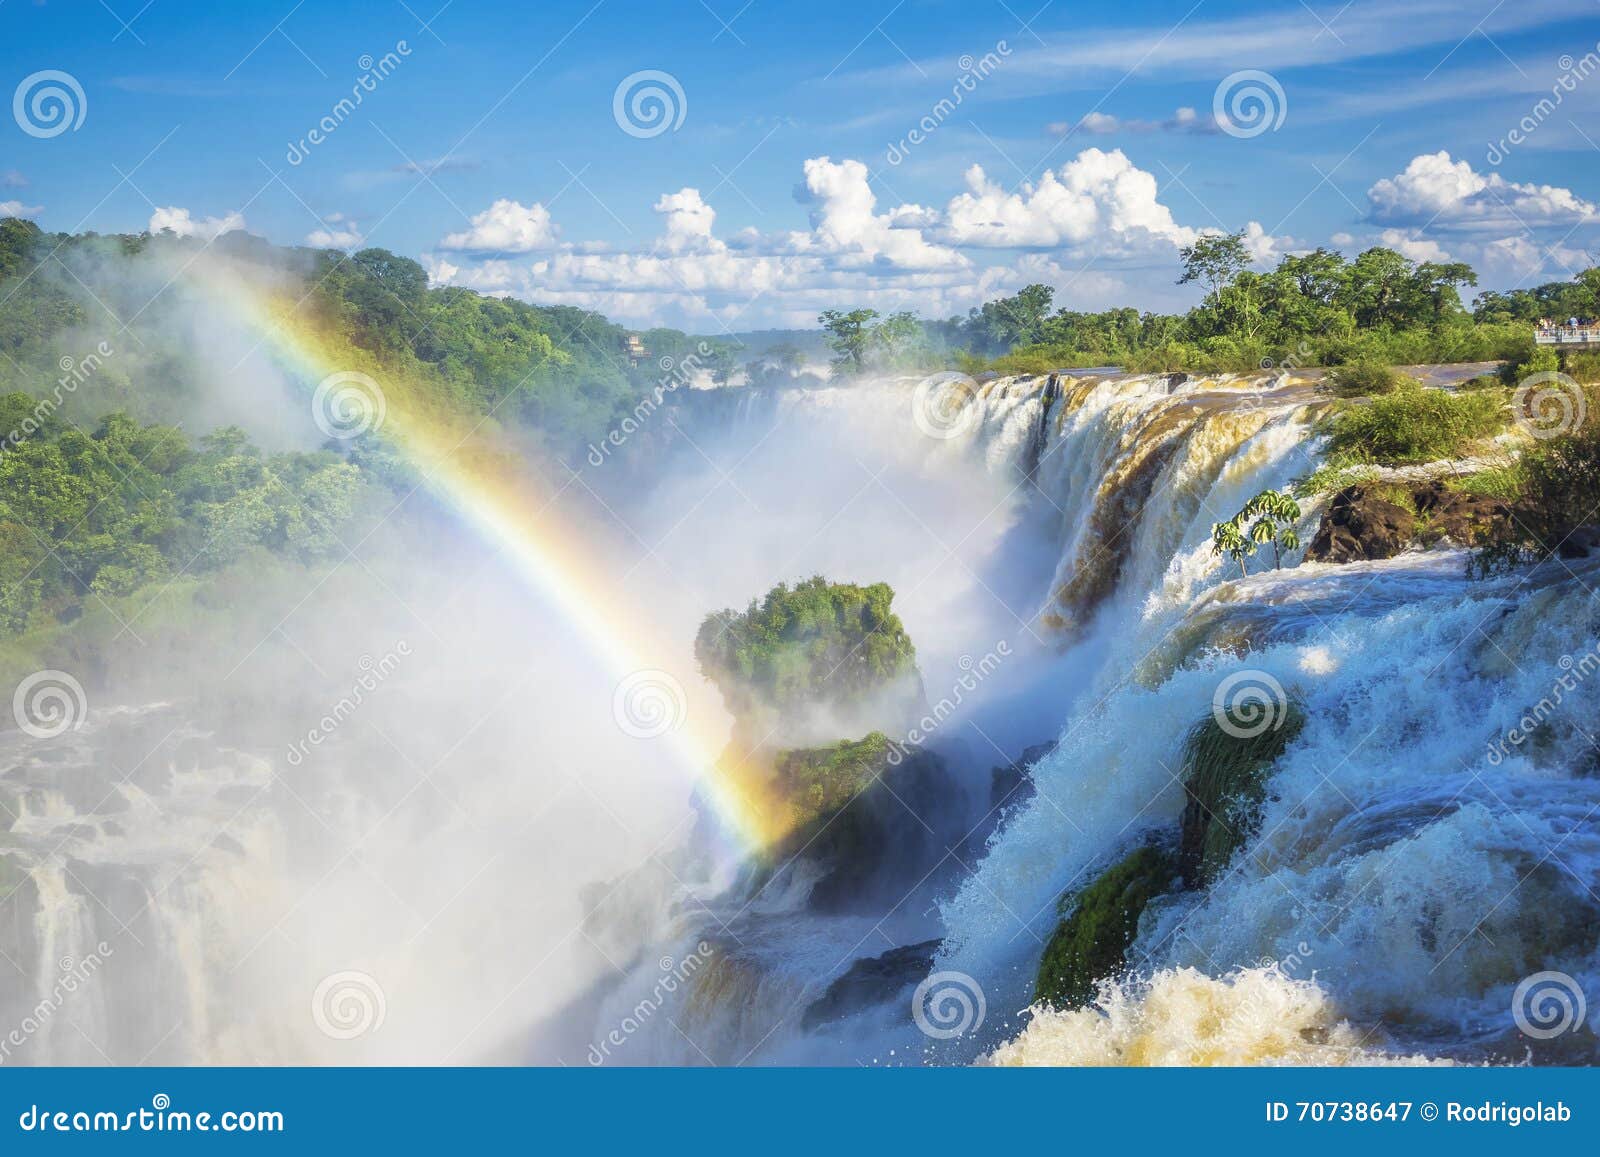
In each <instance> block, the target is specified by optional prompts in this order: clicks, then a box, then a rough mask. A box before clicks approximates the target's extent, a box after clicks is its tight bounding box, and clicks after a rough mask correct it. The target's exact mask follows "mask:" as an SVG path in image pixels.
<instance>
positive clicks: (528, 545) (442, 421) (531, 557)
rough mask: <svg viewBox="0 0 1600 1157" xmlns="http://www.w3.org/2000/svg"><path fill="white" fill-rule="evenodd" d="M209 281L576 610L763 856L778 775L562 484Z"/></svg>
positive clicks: (352, 354)
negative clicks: (755, 754)
mask: <svg viewBox="0 0 1600 1157" xmlns="http://www.w3.org/2000/svg"><path fill="white" fill-rule="evenodd" d="M196 276H198V278H199V279H200V280H202V281H203V283H204V288H205V290H206V292H207V295H208V299H209V300H210V301H212V302H216V303H220V304H222V305H223V306H224V307H225V308H227V310H228V311H229V312H230V313H231V314H232V315H234V316H235V317H236V318H237V319H238V320H239V321H240V322H241V323H243V324H244V325H246V327H247V328H249V329H250V330H252V331H254V332H256V333H258V334H259V335H260V338H261V343H260V345H259V346H258V347H257V349H256V350H254V351H252V352H251V353H250V354H247V355H246V358H245V360H248V358H250V357H252V356H255V354H257V353H260V352H262V351H265V353H266V355H267V356H268V357H269V358H270V360H272V361H273V362H274V363H275V364H276V365H277V366H278V367H279V368H281V369H282V370H283V371H285V372H286V373H288V374H289V375H290V376H291V377H292V378H294V379H295V380H296V381H297V382H298V383H299V384H300V385H301V386H302V387H304V388H306V389H307V390H309V391H312V402H313V415H314V416H316V417H318V419H319V422H320V423H323V424H324V429H329V428H330V424H331V427H332V428H334V429H335V430H336V431H338V432H342V433H343V434H345V435H346V436H348V435H350V434H352V433H359V432H366V431H367V430H368V429H370V430H371V431H372V432H374V433H376V434H378V435H379V436H381V437H382V438H383V439H384V440H385V441H386V443H387V444H388V445H389V446H390V447H391V448H393V449H394V450H395V452H396V453H398V454H399V455H400V456H402V457H403V458H404V459H405V460H406V461H407V462H408V463H409V464H410V465H412V466H413V468H415V469H416V471H417V473H418V474H419V475H420V477H421V478H422V480H423V482H422V485H423V486H424V487H425V488H426V489H427V490H428V491H429V492H430V493H431V494H433V495H434V496H435V497H436V498H437V499H439V500H440V501H441V502H442V503H443V504H444V505H445V506H446V507H448V508H449V509H450V510H451V511H452V512H453V513H454V514H455V515H456V516H457V517H459V518H460V519H461V520H462V522H463V523H465V524H466V525H467V526H469V527H471V528H472V530H473V531H474V532H475V533H476V534H477V535H478V536H479V537H480V538H481V539H482V540H483V541H484V542H486V543H488V544H489V545H490V546H492V547H493V548H494V549H495V551H496V552H497V553H498V554H499V556H500V557H501V558H502V559H504V560H505V562H506V563H507V565H508V566H509V567H510V568H511V569H512V570H513V571H514V572H515V573H516V574H517V575H518V576H519V577H520V578H521V579H522V580H523V581H524V582H525V583H526V584H527V585H528V587H529V588H530V589H532V590H533V591H534V592H535V593H536V594H537V595H538V596H539V597H540V598H542V599H543V600H545V601H546V602H547V603H548V604H549V605H551V606H553V607H555V608H557V609H558V610H559V611H560V612H561V613H562V614H563V615H564V616H565V618H566V619H567V620H568V621H569V622H570V623H571V624H572V625H573V626H574V627H575V628H576V629H577V631H578V632H579V633H580V634H581V636H582V637H583V638H584V639H585V640H586V641H587V643H588V645H589V647H590V649H591V650H592V651H593V653H594V657H595V658H596V660H598V662H599V664H600V665H601V666H602V667H603V669H604V670H605V671H606V672H607V673H608V674H609V675H610V676H611V677H612V678H614V679H616V680H617V683H616V687H615V693H614V709H615V710H616V711H617V712H618V713H619V719H620V717H621V715H622V714H623V713H624V712H625V713H626V714H627V715H628V716H629V721H630V724H631V726H632V727H633V730H632V732H631V733H632V734H635V735H639V736H641V737H642V738H645V739H648V740H649V741H650V742H653V743H664V744H667V745H669V746H670V749H671V752H672V754H673V756H674V760H675V762H676V763H677V764H678V765H679V766H680V767H681V768H682V769H683V770H684V771H686V772H687V773H688V775H689V776H690V777H691V780H692V781H693V782H697V783H698V784H699V785H700V787H701V796H702V798H704V799H705V800H706V801H707V802H709V803H710V805H711V807H712V808H713V810H714V811H715V813H716V816H717V818H718V819H719V820H720V826H721V828H722V830H723V833H724V834H725V836H726V837H727V838H728V839H729V840H730V841H731V842H732V843H733V845H734V846H733V848H732V849H731V850H733V851H735V852H744V853H753V852H758V851H760V850H761V849H763V848H767V847H770V846H771V845H772V844H773V843H774V842H776V841H777V840H778V839H780V838H781V837H782V836H783V835H784V834H785V833H786V832H787V831H788V829H789V828H790V827H791V826H792V820H791V819H790V818H789V817H790V812H791V809H790V808H789V807H788V806H787V805H786V804H785V803H784V802H783V801H782V800H781V799H779V798H777V797H776V796H775V795H774V794H773V792H772V791H771V789H770V788H769V787H768V785H767V782H766V776H765V774H764V773H763V772H762V771H761V770H760V769H759V768H758V767H756V766H755V765H754V764H753V763H746V762H745V761H743V760H740V759H738V758H736V757H734V756H732V755H731V754H730V753H729V752H728V751H727V750H725V749H724V745H725V742H726V740H725V736H724V735H723V734H721V731H722V721H721V720H720V719H719V720H708V719H702V718H699V716H702V715H707V714H710V713H709V712H696V711H691V710H689V705H688V702H687V698H686V695H685V689H684V686H683V684H682V682H681V681H679V680H678V679H677V678H675V677H674V676H673V675H671V674H670V673H668V672H667V671H665V670H663V669H661V667H660V666H659V665H657V663H654V662H652V661H651V659H650V656H657V655H668V654H673V653H674V651H673V649H671V648H669V647H668V646H666V645H665V644H664V643H661V642H658V641H656V640H655V634H656V628H655V627H654V625H653V624H652V623H651V622H650V621H649V620H648V618H647V617H646V616H644V615H638V614H629V612H628V600H626V599H625V598H623V597H622V596H621V595H620V593H618V591H617V587H616V584H615V583H614V582H613V581H612V580H611V579H610V576H609V574H608V572H607V571H606V569H605V568H604V567H602V566H601V565H599V563H598V561H597V559H596V558H595V557H594V552H593V550H592V548H591V547H590V546H589V545H588V544H587V543H586V541H585V539H584V537H583V536H582V535H581V534H580V533H579V532H578V531H577V530H576V529H575V528H574V527H572V526H569V525H566V524H564V523H563V522H562V520H561V518H560V516H559V514H558V512H557V510H556V508H555V504H554V501H553V499H554V494H552V493H551V492H550V488H549V487H548V486H546V485H543V484H541V483H539V482H538V481H537V480H536V479H535V478H534V477H533V472H532V471H530V470H528V469H526V465H525V464H519V463H518V462H517V460H516V459H514V458H512V457H511V456H510V455H508V454H507V453H506V452H505V451H504V450H503V449H499V448H497V447H495V446H493V445H491V443H490V439H489V437H488V436H487V433H486V432H485V431H483V429H482V426H483V422H482V420H481V419H478V418H476V417H474V416H470V415H462V414H459V413H451V412H449V411H447V410H445V409H444V408H443V407H441V405H440V404H439V402H438V401H437V400H436V398H434V397H433V396H431V395H430V394H429V392H428V391H426V390H424V389H421V388H419V386H418V384H417V383H414V382H408V381H404V380H397V379H396V378H395V376H394V375H393V374H392V373H390V372H387V371H384V370H382V369H381V368H379V367H378V366H377V365H376V363H375V362H372V363H370V364H369V365H368V366H366V367H362V366H357V365H352V364H351V363H352V362H353V361H357V360H359V359H361V358H363V357H365V356H367V355H365V354H364V351H360V350H356V349H352V348H350V347H349V346H347V345H344V344H341V343H334V342H332V341H330V340H329V339H328V338H327V337H326V336H325V335H323V334H321V333H319V332H318V331H317V330H316V329H315V328H314V327H313V326H312V325H310V324H309V323H308V322H306V321H305V320H303V319H302V318H300V317H299V316H298V315H297V309H296V305H295V303H294V302H292V301H289V300H286V299H283V298H280V297H274V296H273V295H272V294H270V293H267V292H265V291H263V290H260V289H257V288H255V287H253V286H251V285H250V284H248V281H247V280H246V278H245V277H242V276H240V275H239V273H238V272H237V271H233V270H229V269H227V268H216V267H210V268H206V269H202V270H199V271H198V272H197V274H196ZM241 364H242V363H241ZM369 370H370V372H368V371H369ZM719 753H720V754H719Z"/></svg>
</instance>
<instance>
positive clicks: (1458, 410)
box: [1324, 382, 1507, 466]
mask: <svg viewBox="0 0 1600 1157" xmlns="http://www.w3.org/2000/svg"><path fill="white" fill-rule="evenodd" d="M1506 418H1507V415H1506V407H1505V400H1504V397H1503V396H1502V394H1501V392H1500V391H1498V390H1494V391H1490V390H1474V391H1472V392H1470V393H1464V394H1452V393H1447V392H1446V391H1444V390H1436V389H1427V388H1424V387H1422V386H1419V385H1417V384H1416V383H1414V382H1402V383H1401V384H1400V386H1399V387H1398V388H1397V389H1396V390H1395V392H1394V393H1392V394H1387V395H1385V396H1383V397H1380V398H1374V399H1373V400H1372V401H1371V402H1368V403H1364V404H1360V405H1352V406H1348V407H1346V408H1345V409H1342V410H1340V411H1339V412H1338V413H1336V414H1335V415H1333V417H1332V418H1330V419H1329V420H1328V422H1327V424H1326V426H1325V428H1324V429H1325V432H1326V433H1327V434H1328V436H1329V452H1330V461H1331V462H1333V463H1335V464H1354V463H1359V462H1376V463H1378V464H1380V465H1385V466H1396V465H1402V464H1405V463H1416V462H1432V461H1435V460H1436V459H1440V458H1454V457H1459V456H1460V455H1461V454H1462V453H1463V452H1464V451H1465V450H1466V449H1467V448H1468V447H1469V446H1470V445H1471V443H1473V442H1476V441H1478V440H1480V439H1483V438H1487V437H1489V436H1490V435H1492V434H1495V433H1498V432H1499V431H1500V430H1501V429H1502V428H1503V427H1504V426H1505V423H1506Z"/></svg>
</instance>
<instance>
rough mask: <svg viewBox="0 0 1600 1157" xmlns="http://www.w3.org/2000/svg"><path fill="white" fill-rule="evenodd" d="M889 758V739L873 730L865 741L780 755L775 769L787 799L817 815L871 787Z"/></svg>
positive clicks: (842, 743)
mask: <svg viewBox="0 0 1600 1157" xmlns="http://www.w3.org/2000/svg"><path fill="white" fill-rule="evenodd" d="M888 757H889V738H888V736H886V735H884V734H883V732H881V731H874V732H873V733H872V734H871V735H868V736H867V737H866V738H864V739H846V740H843V741H841V742H839V743H834V744H830V745H828V746H826V747H806V748H797V749H795V750H792V751H783V752H779V753H778V756H777V758H776V759H775V760H774V770H775V771H776V772H777V777H778V783H779V785H780V787H781V788H782V790H783V794H784V797H785V798H786V799H789V800H790V801H792V802H793V803H794V804H795V805H796V806H798V807H800V808H803V809H804V810H805V811H806V812H807V813H809V815H810V816H817V815H824V814H826V813H828V812H831V811H836V810H837V809H839V808H841V807H843V806H844V805H845V804H847V803H849V802H850V801H851V800H852V799H854V798H855V797H856V796H857V795H858V794H860V793H861V792H862V791H863V790H865V789H866V788H867V787H869V786H870V785H871V784H872V782H873V780H875V779H877V778H878V775H879V773H880V772H882V771H883V769H884V767H885V766H886V765H887V761H888Z"/></svg>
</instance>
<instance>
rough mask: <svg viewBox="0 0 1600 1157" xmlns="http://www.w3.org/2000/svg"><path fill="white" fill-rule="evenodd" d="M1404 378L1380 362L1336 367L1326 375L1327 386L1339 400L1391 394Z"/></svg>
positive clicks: (1364, 362) (1392, 368) (1356, 363)
mask: <svg viewBox="0 0 1600 1157" xmlns="http://www.w3.org/2000/svg"><path fill="white" fill-rule="evenodd" d="M1403 377H1404V375H1403V374H1401V373H1400V372H1399V371H1398V370H1396V369H1394V367H1392V366H1388V365H1385V364H1384V363H1382V362H1367V361H1363V362H1355V363H1353V364H1351V365H1347V366H1337V367H1335V368H1334V370H1333V371H1332V372H1331V373H1329V374H1328V386H1329V388H1331V389H1332V390H1333V392H1334V393H1335V394H1338V395H1339V396H1340V397H1341V398H1366V397H1373V396H1376V395H1379V394H1392V393H1394V392H1395V390H1396V389H1397V388H1398V387H1399V385H1400V381H1401V379H1402V378H1403Z"/></svg>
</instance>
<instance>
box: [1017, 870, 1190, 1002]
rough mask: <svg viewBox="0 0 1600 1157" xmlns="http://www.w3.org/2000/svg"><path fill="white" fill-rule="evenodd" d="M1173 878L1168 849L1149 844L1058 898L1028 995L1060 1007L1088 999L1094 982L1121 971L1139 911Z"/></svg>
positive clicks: (1175, 877) (1168, 887) (1168, 888)
mask: <svg viewBox="0 0 1600 1157" xmlns="http://www.w3.org/2000/svg"><path fill="white" fill-rule="evenodd" d="M1177 880H1178V864H1177V861H1176V860H1175V859H1174V858H1173V856H1172V854H1171V853H1170V852H1168V851H1166V850H1165V849H1163V848H1160V847H1157V846H1154V845H1149V846H1145V847H1142V848H1139V849H1138V850H1137V851H1135V852H1133V853H1132V854H1131V855H1129V856H1127V857H1126V858H1125V859H1123V860H1121V861H1119V862H1118V863H1116V864H1114V865H1112V866H1111V867H1110V868H1108V869H1106V870H1105V871H1104V872H1103V873H1101V875H1100V876H1099V878H1097V879H1096V880H1095V881H1094V883H1092V884H1090V885H1089V886H1088V887H1087V888H1085V889H1083V891H1081V892H1079V893H1078V894H1077V895H1076V896H1075V897H1073V898H1072V900H1071V902H1070V907H1068V906H1067V904H1066V903H1065V902H1064V903H1063V908H1065V909H1066V913H1065V916H1064V918H1063V919H1062V921H1061V923H1060V924H1059V925H1057V927H1056V930H1055V933H1054V934H1053V935H1052V936H1051V937H1050V940H1049V943H1047V944H1046V945H1045V949H1044V956H1043V957H1042V958H1041V959H1040V961H1039V977H1038V980H1037V981H1036V982H1035V984H1034V994H1033V995H1034V999H1035V1000H1036V1001H1041V1002H1043V1003H1045V1004H1048V1005H1051V1006H1052V1007H1055V1008H1063V1009H1067V1008H1079V1007H1081V1006H1083V1005H1085V1004H1088V1003H1089V1002H1090V1001H1091V1000H1093V999H1094V996H1095V986H1096V984H1097V983H1098V982H1099V981H1101V980H1104V979H1106V978H1107V977H1111V976H1115V975H1116V974H1117V973H1119V972H1121V971H1122V969H1123V967H1124V965H1125V963H1126V957H1127V952H1128V947H1129V946H1130V945H1131V944H1132V943H1133V940H1134V937H1135V936H1136V935H1137V934H1138V931H1139V917H1140V915H1141V914H1142V913H1143V912H1144V910H1145V908H1146V907H1147V906H1148V905H1149V903H1150V901H1151V900H1153V899H1155V898H1156V897H1157V896H1160V895H1163V894H1164V893H1166V892H1169V891H1171V890H1172V888H1173V886H1174V885H1175V884H1176V883H1177Z"/></svg>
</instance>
